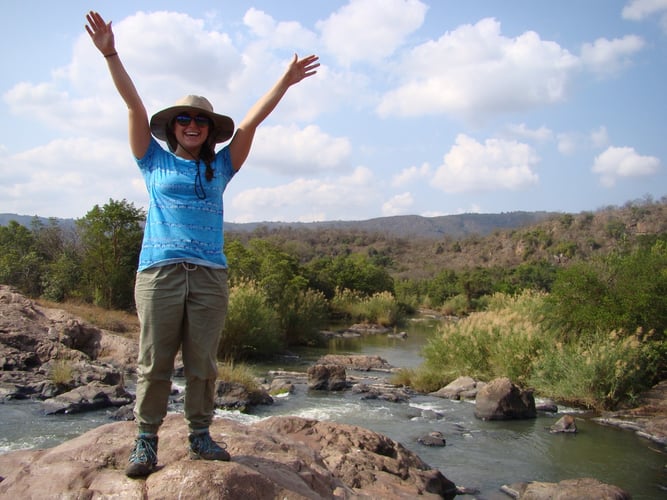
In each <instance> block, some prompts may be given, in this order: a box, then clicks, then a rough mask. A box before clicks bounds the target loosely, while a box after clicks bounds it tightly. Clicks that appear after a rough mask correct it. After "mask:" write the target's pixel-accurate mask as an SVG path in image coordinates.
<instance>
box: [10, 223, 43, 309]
mask: <svg viewBox="0 0 667 500" xmlns="http://www.w3.org/2000/svg"><path fill="white" fill-rule="evenodd" d="M43 265H44V259H43V258H42V257H41V256H40V255H39V253H38V252H37V251H36V248H35V239H34V238H33V235H32V233H31V232H30V230H29V229H27V228H26V227H24V226H22V225H21V224H19V223H18V222H16V221H14V220H12V221H9V224H8V225H7V226H1V227H0V283H4V284H7V285H11V286H15V287H17V288H18V289H19V290H21V291H22V292H23V293H25V294H27V295H30V296H32V297H37V296H39V295H40V293H41V288H40V283H41V279H40V277H41V273H42V267H43Z"/></svg>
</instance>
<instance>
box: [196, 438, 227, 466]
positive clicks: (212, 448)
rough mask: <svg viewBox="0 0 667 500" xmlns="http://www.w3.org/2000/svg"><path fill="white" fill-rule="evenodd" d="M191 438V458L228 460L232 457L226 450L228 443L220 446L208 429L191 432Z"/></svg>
mask: <svg viewBox="0 0 667 500" xmlns="http://www.w3.org/2000/svg"><path fill="white" fill-rule="evenodd" d="M189 439H190V458H192V459H194V460H222V461H223V462H227V461H228V460H229V459H230V456H229V453H227V451H226V450H225V448H226V445H225V444H224V443H223V446H219V445H218V443H216V442H215V441H213V439H211V435H210V434H209V432H208V431H205V432H200V433H195V432H193V433H191V434H190V436H189Z"/></svg>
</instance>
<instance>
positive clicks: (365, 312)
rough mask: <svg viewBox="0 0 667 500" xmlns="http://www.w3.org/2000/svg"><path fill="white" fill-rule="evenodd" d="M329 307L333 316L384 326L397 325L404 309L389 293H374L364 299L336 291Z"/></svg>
mask: <svg viewBox="0 0 667 500" xmlns="http://www.w3.org/2000/svg"><path fill="white" fill-rule="evenodd" d="M330 307H331V309H332V312H333V315H334V316H343V317H346V318H348V319H350V320H352V321H365V322H368V323H378V324H380V325H384V326H393V325H396V324H398V323H399V322H400V321H401V320H402V319H403V317H404V314H405V313H404V311H405V308H404V307H403V306H401V304H400V303H399V302H398V301H397V300H396V298H395V297H394V295H393V294H392V293H390V292H379V293H374V294H373V295H371V296H370V297H366V296H364V295H363V294H362V293H360V292H357V291H352V290H349V289H343V290H341V289H337V290H336V294H335V296H334V297H333V299H331V302H330Z"/></svg>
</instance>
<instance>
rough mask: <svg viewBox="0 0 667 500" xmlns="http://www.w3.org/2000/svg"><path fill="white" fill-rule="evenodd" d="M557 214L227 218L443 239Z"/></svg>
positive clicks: (27, 218)
mask: <svg viewBox="0 0 667 500" xmlns="http://www.w3.org/2000/svg"><path fill="white" fill-rule="evenodd" d="M555 215H558V214H557V213H555V212H506V213H500V214H458V215H443V216H440V217H421V216H419V215H397V216H393V217H378V218H375V219H368V220H360V221H322V222H249V223H242V224H241V223H236V222H225V231H230V232H252V231H258V230H259V231H261V230H268V231H271V230H275V229H285V228H292V229H338V230H345V231H361V232H369V233H379V234H382V235H384V236H392V237H398V238H425V239H440V238H442V237H443V236H450V237H452V238H462V237H465V236H469V235H472V234H476V235H480V236H486V235H488V234H491V233H493V232H494V231H497V230H502V229H516V228H519V227H523V226H528V225H531V224H536V223H539V222H541V221H543V220H545V219H548V218H550V217H553V216H555ZM35 218H37V219H39V221H40V222H42V223H43V224H49V221H50V219H49V218H47V217H38V216H33V215H17V214H7V213H5V214H0V226H6V225H7V224H9V221H11V220H15V221H16V222H18V223H19V224H21V225H23V226H25V227H28V228H30V226H31V224H32V221H33V220H34V219H35ZM56 220H57V221H58V222H59V223H60V224H62V225H63V226H65V227H72V226H74V219H56Z"/></svg>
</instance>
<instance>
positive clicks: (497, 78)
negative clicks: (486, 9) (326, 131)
mask: <svg viewBox="0 0 667 500" xmlns="http://www.w3.org/2000/svg"><path fill="white" fill-rule="evenodd" d="M578 67H579V60H578V59H577V58H576V57H575V56H573V55H572V54H570V53H569V52H568V51H567V50H565V49H563V48H562V47H560V46H559V45H558V44H557V43H555V42H550V41H545V40H542V39H540V37H539V35H538V34H537V33H535V32H533V31H528V32H525V33H523V34H522V35H520V36H518V37H515V38H508V37H506V36H503V35H502V34H501V31H500V23H499V22H498V21H496V20H495V19H490V18H487V19H483V20H481V21H479V22H478V23H477V24H475V25H464V26H461V27H459V28H457V29H456V30H454V31H452V32H448V33H445V34H444V35H443V36H441V37H440V38H439V39H438V40H432V41H428V42H425V43H423V44H422V45H419V46H417V47H415V48H414V49H413V50H411V51H410V53H409V54H407V56H406V57H405V59H404V61H403V63H402V64H401V65H400V75H397V78H402V79H403V80H404V81H403V82H402V83H401V84H400V85H399V86H398V87H397V88H395V89H393V90H391V91H389V92H388V93H386V94H385V95H384V96H383V98H382V100H381V102H380V104H379V105H378V108H377V111H378V113H379V114H380V115H381V116H389V115H399V116H417V115H422V114H424V115H429V114H443V113H444V114H453V115H462V116H464V117H467V118H471V119H477V120H479V119H480V118H481V117H483V116H487V115H489V114H494V113H500V112H507V111H518V110H525V109H529V108H533V107H538V106H542V105H545V104H551V103H555V102H559V101H562V100H563V99H565V97H566V94H567V89H568V84H569V82H570V79H571V78H572V74H573V71H574V70H576V69H577V68H578ZM490 82H492V84H491V83H490Z"/></svg>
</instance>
